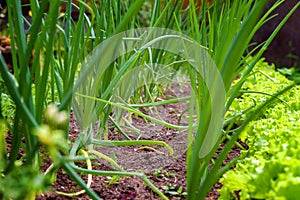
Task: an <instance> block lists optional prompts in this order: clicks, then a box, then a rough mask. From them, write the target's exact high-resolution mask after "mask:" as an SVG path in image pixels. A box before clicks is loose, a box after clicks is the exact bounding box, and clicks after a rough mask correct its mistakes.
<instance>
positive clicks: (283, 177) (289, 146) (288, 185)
mask: <svg viewBox="0 0 300 200" xmlns="http://www.w3.org/2000/svg"><path fill="white" fill-rule="evenodd" d="M256 69H257V71H256V72H253V75H252V76H251V77H249V78H248V80H247V81H246V83H245V84H244V86H243V87H244V89H247V90H245V93H244V94H243V95H242V96H241V97H240V98H238V99H236V100H235V103H233V106H232V109H233V110H234V111H238V110H244V109H246V108H247V107H248V106H249V104H250V105H251V104H253V101H255V102H257V104H260V102H261V101H262V100H264V99H265V98H267V95H270V94H272V93H275V92H277V91H278V90H280V88H281V87H283V86H285V85H289V84H290V82H291V81H289V80H288V79H286V78H285V77H284V76H283V75H281V74H280V73H279V72H275V69H274V66H273V65H268V64H267V63H265V62H259V63H258V67H257V68H256ZM274 83H275V84H274ZM299 90H300V87H299V86H296V87H294V88H292V89H290V90H289V91H288V92H286V93H285V94H283V95H281V96H278V99H277V100H276V102H274V103H273V104H271V105H270V106H268V107H267V108H265V109H263V110H261V111H260V115H259V116H258V117H257V118H256V119H253V120H252V121H251V122H250V123H249V125H248V126H247V128H246V129H245V130H244V131H243V133H242V134H241V137H240V138H241V140H242V141H243V142H245V143H246V144H247V145H248V146H249V149H248V150H243V151H242V152H241V157H242V158H243V159H241V160H239V161H238V162H237V164H236V167H235V168H234V169H233V170H230V171H228V172H226V174H225V175H224V176H223V178H222V179H221V183H222V185H223V187H222V189H221V190H220V194H221V196H220V199H253V198H254V199H295V198H297V196H298V194H299V192H300V190H299V186H300V181H299V180H300V179H299V178H300V174H299V169H300V163H299V148H298V147H299V141H300V138H299V130H300V124H299V120H300V104H299V95H298V94H299ZM251 91H255V93H250V92H251ZM249 97H251V98H252V99H253V101H251V100H249V99H250V98H249ZM240 120H241V121H243V120H244V117H243V116H241V119H240Z"/></svg>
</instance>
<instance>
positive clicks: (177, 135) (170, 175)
mask: <svg viewBox="0 0 300 200" xmlns="http://www.w3.org/2000/svg"><path fill="white" fill-rule="evenodd" d="M178 89H179V87H177V88H175V89H174V88H173V92H174V93H176V94H179V93H180V92H181V93H180V94H181V95H185V94H186V92H187V90H188V88H187V87H181V89H182V91H179V90H178ZM176 90H177V91H176ZM182 108H183V103H181V104H180V103H177V104H172V105H167V106H160V108H158V110H159V114H160V116H162V117H163V118H164V119H166V121H168V122H170V123H173V124H176V123H177V120H178V113H179V112H180V110H182ZM144 112H147V113H148V114H150V113H151V111H150V110H148V109H147V110H144ZM152 115H156V114H152ZM132 119H133V123H134V125H135V127H136V128H138V129H139V130H140V134H141V135H140V139H154V140H159V141H165V142H166V143H168V144H169V145H170V146H171V147H172V148H173V149H174V151H175V155H174V156H170V155H169V153H168V151H167V150H166V149H164V148H163V147H157V146H151V147H152V148H153V149H152V148H148V147H144V148H141V146H133V147H132V146H131V147H105V148H104V147H97V148H96V150H97V151H99V152H101V153H103V154H106V155H107V156H110V155H112V153H114V155H115V157H116V161H117V163H118V164H119V165H120V166H121V167H123V168H124V169H125V170H127V171H135V172H144V173H145V174H146V175H147V177H148V178H149V179H150V180H151V182H152V183H153V184H154V185H155V186H156V187H158V188H159V189H160V190H161V191H164V189H163V187H165V186H167V185H170V184H171V185H172V186H175V188H176V189H178V188H179V187H181V186H182V187H183V190H184V191H185V190H186V175H185V174H186V167H185V166H186V156H185V151H186V139H185V138H186V133H185V132H180V131H177V130H172V129H168V128H165V127H163V126H161V125H157V124H154V123H152V122H148V123H145V121H144V120H143V119H142V118H140V117H135V116H133V117H132ZM182 124H185V122H184V120H183V121H182ZM79 130H80V128H79V127H78V125H77V124H76V121H75V119H74V118H72V120H71V122H70V133H71V136H72V137H76V134H77V133H79ZM127 134H128V135H129V136H130V137H132V138H136V137H137V135H136V134H135V133H132V132H130V131H128V132H127ZM73 139H74V138H73ZM109 139H111V140H124V137H123V136H122V135H121V134H119V133H118V132H117V131H115V130H114V129H112V130H110V131H109ZM221 149H222V147H220V148H219V151H220V150H221ZM239 151H240V149H239V148H238V147H236V148H234V149H233V150H232V152H231V153H230V154H229V156H228V158H227V160H226V161H225V163H227V162H228V161H230V160H231V159H232V158H233V157H236V156H237V155H239ZM216 156H217V155H216ZM79 165H81V166H83V167H84V164H82V163H81V164H79ZM160 167H162V168H163V171H164V172H163V173H162V174H160V175H159V176H157V177H154V174H153V173H154V172H155V171H156V170H157V169H159V168H160ZM93 169H97V170H114V169H113V168H112V167H111V166H110V165H109V164H108V163H107V162H105V161H103V160H101V159H97V160H94V161H93ZM166 173H167V174H166ZM82 178H83V179H84V180H85V181H86V180H87V175H82ZM110 179H111V177H105V176H93V181H92V186H91V188H92V189H93V190H94V191H95V192H96V193H97V194H98V195H99V196H100V197H101V198H102V199H119V200H125V199H126V200H127V199H128V200H129V199H135V200H139V199H154V200H155V199H161V198H160V197H158V195H157V194H156V193H154V192H153V191H152V190H151V189H150V188H149V187H148V186H147V185H146V184H145V183H144V182H143V180H142V179H141V178H139V177H120V179H119V180H117V181H111V180H110ZM220 187H221V184H220V183H217V184H216V185H215V187H214V188H213V189H212V190H211V191H210V193H209V194H208V195H207V198H206V199H207V200H209V199H217V198H218V197H219V193H218V191H217V190H218V189H219V188H220ZM80 190H81V189H80V188H79V187H78V186H77V185H76V184H75V183H74V182H73V181H72V180H70V178H69V177H68V175H67V174H65V173H64V172H63V171H62V170H60V171H59V173H58V175H57V180H56V182H55V183H54V184H53V188H52V191H49V192H46V193H44V194H42V195H40V196H38V197H37V198H36V199H39V200H40V199H48V200H50V199H90V198H89V197H88V196H87V195H86V194H83V195H79V196H75V197H67V196H62V195H58V194H56V193H55V191H63V192H67V193H70V192H76V191H80ZM166 195H167V196H168V198H169V199H185V197H184V196H179V195H169V194H167V193H166Z"/></svg>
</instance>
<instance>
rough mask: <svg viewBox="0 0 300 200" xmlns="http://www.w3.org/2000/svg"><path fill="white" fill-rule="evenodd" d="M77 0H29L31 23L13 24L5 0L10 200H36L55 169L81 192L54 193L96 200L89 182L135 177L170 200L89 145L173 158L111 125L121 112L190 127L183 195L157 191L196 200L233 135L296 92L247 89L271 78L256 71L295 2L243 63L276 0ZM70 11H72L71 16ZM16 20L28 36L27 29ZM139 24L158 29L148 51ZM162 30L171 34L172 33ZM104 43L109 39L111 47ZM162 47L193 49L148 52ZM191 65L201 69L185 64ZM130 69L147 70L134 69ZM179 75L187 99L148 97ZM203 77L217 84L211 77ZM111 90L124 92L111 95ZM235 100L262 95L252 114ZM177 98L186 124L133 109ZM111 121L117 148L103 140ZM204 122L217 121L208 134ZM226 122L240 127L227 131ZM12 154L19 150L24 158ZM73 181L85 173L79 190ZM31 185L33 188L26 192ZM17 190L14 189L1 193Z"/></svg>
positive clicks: (2, 152) (13, 11)
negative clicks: (101, 163)
mask: <svg viewBox="0 0 300 200" xmlns="http://www.w3.org/2000/svg"><path fill="white" fill-rule="evenodd" d="M78 2H79V3H78V4H74V3H72V1H71V0H67V1H66V2H64V3H62V2H61V1H59V0H51V1H50V0H42V1H30V5H29V6H30V9H31V15H32V17H31V20H29V21H28V20H26V19H25V18H24V17H23V16H22V5H21V2H20V1H18V0H11V1H7V5H8V6H7V8H8V21H9V32H10V35H11V42H12V45H11V47H12V61H13V69H14V70H13V71H14V74H11V73H10V72H9V70H8V68H7V66H6V64H5V61H4V59H3V57H2V55H0V72H1V77H2V79H3V84H4V85H5V86H6V88H7V90H6V91H3V93H4V94H6V95H7V96H9V98H10V99H11V100H12V101H13V103H12V104H13V108H15V110H14V112H13V120H12V121H10V120H9V119H8V117H9V118H10V116H8V115H7V114H5V113H8V112H7V109H9V108H10V106H5V105H6V104H5V103H7V102H6V101H5V102H4V103H2V102H3V101H2V98H1V101H0V102H1V104H0V117H1V121H0V123H1V124H0V126H1V130H0V131H1V132H0V142H1V146H0V148H1V149H0V156H1V157H0V173H1V176H0V186H1V189H0V197H1V198H2V197H3V198H6V199H11V198H16V199H18V198H22V197H23V196H22V195H24V194H28V196H27V197H26V199H34V197H35V196H36V195H37V194H38V193H40V192H41V191H43V190H45V189H47V188H48V186H49V185H50V184H51V183H53V181H54V180H55V178H54V177H55V176H56V173H57V171H58V169H59V168H62V169H64V171H65V172H66V173H67V174H68V175H69V176H70V178H72V179H73V180H74V181H75V182H76V183H77V184H78V186H80V187H82V189H83V190H82V192H79V193H74V194H64V193H61V194H63V195H70V196H75V195H77V194H81V193H83V192H86V193H87V194H88V195H89V196H90V197H91V198H93V199H99V198H100V197H99V196H98V195H97V194H96V193H95V192H94V191H93V190H91V189H90V185H91V184H92V181H91V179H92V175H101V176H108V177H113V178H112V179H111V180H114V178H119V177H122V176H129V177H131V176H137V177H140V178H141V179H142V180H143V181H144V182H145V184H147V185H148V186H149V187H150V188H151V189H152V190H153V191H154V192H156V193H157V194H158V195H159V196H160V197H161V198H162V199H167V197H166V196H165V194H164V193H163V192H162V191H160V190H159V189H158V188H157V187H155V186H154V184H153V183H152V182H151V181H150V180H149V179H148V178H147V176H146V175H145V174H144V173H141V172H127V171H125V170H124V169H123V168H122V167H120V166H119V165H118V164H117V163H116V162H115V160H114V159H112V158H110V157H109V156H107V155H104V154H102V153H101V152H99V151H97V150H96V147H97V146H135V145H147V146H150V145H159V146H163V147H165V148H166V149H167V150H168V151H169V153H170V156H172V155H173V153H174V151H173V149H172V148H171V147H170V146H169V145H168V144H167V143H165V142H162V141H153V140H139V138H138V137H137V138H133V137H129V136H128V135H127V134H126V132H125V131H123V128H122V127H123V124H122V122H120V121H119V119H120V118H122V117H121V116H122V114H123V113H124V112H125V111H126V112H127V113H133V114H135V115H138V116H141V117H143V118H144V119H146V120H151V121H153V122H155V123H158V124H161V125H164V126H166V127H168V128H174V129H180V130H183V129H184V130H188V147H187V148H188V150H187V194H186V193H185V192H183V190H182V187H181V188H180V187H179V188H173V186H169V187H168V188H166V189H165V190H166V191H167V192H169V193H170V192H172V193H174V194H175V193H176V194H177V195H179V196H186V195H187V198H188V199H204V198H205V196H206V195H207V193H208V192H209V190H210V189H211V187H213V185H214V184H215V183H216V182H217V181H218V180H219V178H220V177H221V176H222V174H223V173H224V172H225V171H227V170H228V169H229V168H230V167H231V166H233V165H234V164H235V163H236V162H237V160H238V158H236V159H234V160H232V161H231V162H230V163H229V164H228V165H226V166H224V167H221V166H222V163H223V160H224V159H225V158H226V156H227V155H228V153H229V151H230V149H231V148H232V147H233V146H234V144H235V143H236V141H237V139H238V138H239V137H240V135H241V133H244V132H245V130H248V129H247V128H246V127H247V125H248V124H249V123H252V122H251V120H253V119H255V118H254V117H260V116H259V115H258V113H259V112H258V111H260V110H261V109H263V108H265V107H266V106H267V105H269V104H270V103H272V102H274V101H277V100H278V98H279V97H278V96H279V95H281V94H282V93H284V92H286V91H287V90H289V89H290V88H293V87H294V86H295V85H296V84H295V83H290V84H283V85H282V88H280V90H278V91H277V90H276V93H272V94H270V95H268V96H267V97H268V98H265V97H266V94H265V93H264V92H263V91H259V90H258V89H257V88H253V86H254V84H253V85H252V86H251V84H249V83H251V80H252V79H254V80H255V77H256V76H257V77H260V75H264V76H265V77H267V78H269V79H270V80H272V79H273V78H272V76H271V75H267V73H266V72H263V70H260V69H258V70H257V71H256V69H255V68H254V66H255V65H256V63H257V62H258V61H259V60H260V57H261V56H262V54H263V52H264V51H265V50H266V48H267V47H268V45H269V44H270V42H271V41H272V40H273V39H274V37H275V35H276V33H277V32H278V31H279V30H280V28H281V27H282V26H283V25H284V23H285V22H286V20H287V19H288V18H289V17H290V15H291V14H292V13H293V12H294V11H295V10H296V9H297V8H298V7H299V5H300V3H298V4H297V5H296V6H295V7H294V8H293V9H292V10H291V11H290V12H289V13H288V14H287V16H286V17H285V18H284V19H283V21H282V22H281V23H280V24H279V25H278V27H277V28H276V29H275V31H274V33H273V34H272V35H271V36H270V37H269V39H268V40H267V41H266V42H265V43H263V44H260V45H258V46H257V47H256V48H255V50H256V54H255V55H253V57H251V55H252V54H253V53H254V51H253V52H248V51H247V50H248V47H249V44H250V42H251V39H252V37H253V35H254V34H255V32H256V31H257V30H258V29H259V28H260V27H261V26H262V25H263V24H264V23H266V22H267V21H268V20H270V18H272V17H270V13H271V12H272V11H273V10H274V9H275V8H276V7H278V6H280V4H281V3H282V2H283V1H276V3H275V4H274V5H273V6H272V7H271V8H270V9H269V10H268V11H267V12H266V13H265V14H263V15H262V13H263V10H264V8H265V7H266V4H267V0H259V1H256V0H250V1H244V0H242V1H240V0H239V1H238V0H236V1H235V0H234V1H215V2H214V3H210V4H208V3H206V1H204V0H203V1H202V2H201V4H195V3H194V1H190V3H189V5H188V7H186V8H185V10H183V9H182V4H183V1H181V0H176V1H164V2H163V1H161V0H154V1H152V2H146V3H145V2H144V1H142V0H137V1H133V0H129V1H121V0H119V1H112V0H100V1H95V0H90V1H78ZM149 3H152V4H151V5H152V7H151V6H149ZM61 6H64V11H63V12H60V8H61ZM140 8H142V9H140ZM72 10H75V11H76V13H77V16H76V17H75V18H74V16H73V14H74V13H72ZM149 13H150V14H149ZM150 16H151V17H150ZM24 23H26V24H27V26H28V27H29V28H28V29H24ZM145 24H147V25H149V26H150V27H152V28H155V27H161V28H164V29H159V30H160V31H158V32H156V34H157V35H155V34H153V32H152V30H157V29H147V31H148V33H149V32H150V33H149V34H148V35H147V36H148V38H146V39H145V41H146V42H145V43H142V42H141V43H142V45H140V46H139V45H136V44H139V42H140V41H143V36H145V35H143V34H140V35H138V30H142V29H136V28H142V27H143V25H145ZM166 29H173V30H177V32H176V33H179V34H177V35H176V34H175V32H172V31H170V32H168V31H165V30H166ZM125 30H129V31H127V32H124V31H125ZM135 31H136V32H135ZM164 31H165V32H164ZM154 32H155V31H154ZM119 33H120V34H122V33H123V34H124V33H126V34H128V35H125V36H123V37H122V38H121V39H122V40H130V41H131V43H129V44H130V45H131V46H130V45H128V46H127V45H124V46H126V48H128V49H129V50H131V51H129V50H128V49H126V48H125V47H124V46H123V49H126V50H128V51H125V50H124V51H122V52H121V54H122V56H120V57H118V58H115V57H112V55H113V54H112V52H117V50H118V49H117V47H119V46H121V44H123V43H122V42H121V40H119V39H118V37H114V36H116V35H118V34H119ZM129 33H131V34H129ZM162 33H165V35H163V34H162ZM173 33H174V34H173ZM182 34H186V35H188V36H189V37H190V38H187V37H184V36H182ZM136 35H137V36H136ZM174 35H175V36H174ZM126 36H127V37H126ZM110 38H117V39H116V40H115V41H113V42H112V40H110ZM170 38H177V39H178V41H181V40H182V41H183V40H185V41H191V40H195V43H197V45H198V46H197V45H196V46H193V47H197V48H198V47H199V48H198V51H195V52H189V51H188V50H189V49H188V48H189V47H191V46H185V45H182V46H180V48H181V49H178V50H180V52H181V55H182V56H183V57H184V56H186V57H185V59H180V56H179V54H180V52H179V53H178V54H177V55H174V54H175V52H173V53H172V52H164V51H163V50H162V49H159V47H160V45H158V46H155V44H156V43H157V41H160V42H161V43H159V44H161V45H163V44H164V43H163V42H164V40H167V39H170ZM178 44H179V42H178ZM180 44H181V43H180ZM193 44H194V43H193ZM98 45H99V46H98ZM101 45H102V46H101ZM118 45H119V46H118ZM172 45H173V44H172ZM130 48H132V49H130ZM92 50H94V51H92ZM91 51H92V52H91ZM99 52H100V53H99ZM187 52H188V53H187ZM110 53H111V54H110ZM176 53H177V52H176ZM189 53H190V54H189ZM99 55H101V57H99ZM189 56H190V57H189ZM192 56H194V57H195V58H196V61H201V63H202V65H203V66H193V60H192V59H190V58H191V57H192ZM250 57H251V58H250ZM192 58H193V57H192ZM197 59H198V60H197ZM201 59H202V60H201ZM149 63H150V64H149ZM155 63H160V64H165V65H169V66H172V70H170V71H163V70H162V69H161V68H160V65H157V64H155ZM137 66H146V67H144V68H142V69H141V68H139V67H137ZM181 68H184V69H186V71H187V74H188V76H189V80H190V84H191V88H192V89H191V96H190V97H187V98H182V99H180V98H179V99H170V100H163V101H159V102H157V101H156V97H157V96H159V95H160V94H161V92H162V91H163V85H165V84H166V82H164V80H165V79H167V80H171V79H172V77H173V76H174V74H176V72H177V71H179V70H180V69H181ZM139 70H140V71H139ZM213 70H214V71H213ZM132 71H135V72H138V74H139V75H138V76H135V78H134V79H133V78H132V77H131V75H132V74H131V72H132ZM166 74H167V75H166ZM211 74H213V75H216V76H215V77H214V76H213V77H211ZM237 76H239V79H238V80H236V78H237ZM149 77H150V78H149ZM253 77H254V78H253ZM146 79H147V80H148V81H145V80H146ZM149 80H151V81H150V82H149ZM246 80H249V81H247V82H246ZM135 81H136V82H137V83H136V82H135ZM234 81H235V84H234V85H232V83H233V82H234ZM167 83H169V82H167ZM273 85H276V84H273ZM137 86H138V87H137ZM216 86H218V87H216ZM219 86H220V87H219ZM242 87H243V88H246V89H247V90H248V91H245V89H243V88H242ZM116 88H117V89H118V88H121V90H120V92H119V93H118V92H116ZM294 89H295V88H294ZM122 92H123V93H122ZM116 93H117V94H118V95H116ZM241 93H242V94H244V95H245V94H248V93H255V94H257V95H258V96H259V95H262V96H261V98H260V99H259V100H258V99H255V98H253V97H249V98H250V99H251V98H252V99H253V102H254V103H257V102H259V101H262V103H261V104H257V106H256V107H255V106H252V104H251V105H250V104H249V103H248V104H247V106H246V107H243V108H242V109H241V111H240V112H239V113H233V111H232V110H231V108H232V107H233V108H235V104H236V101H238V100H237V97H239V96H240V94H241ZM295 94H296V92H295ZM1 97H2V95H1ZM218 97H220V98H219V99H218V101H217V102H216V99H215V98H218ZM120 99H121V101H120ZM238 99H239V98H238ZM186 100H190V107H189V110H188V113H189V115H190V117H189V120H188V126H180V125H174V124H170V123H167V122H165V121H164V120H162V119H158V118H155V117H152V116H150V115H147V114H145V113H143V112H141V111H140V110H139V109H138V108H140V107H143V106H145V107H155V106H158V105H164V104H170V103H174V102H179V101H186ZM282 101H287V100H286V99H283V100H282ZM7 104H8V105H10V104H11V102H8V103H7ZM50 104H51V105H52V106H49V105H50ZM271 105H273V104H271ZM279 105H281V104H279ZM275 107H276V106H275ZM71 110H73V111H74V113H75V116H76V120H77V122H78V123H79V125H80V128H81V134H80V135H79V136H78V137H77V139H76V141H75V142H74V143H72V144H68V142H67V139H68V129H69V126H68V116H70V112H71ZM227 111H228V112H229V114H227V115H226V116H230V117H226V118H225V117H224V116H225V113H226V112H227ZM248 111H249V112H248ZM4 114H5V115H6V116H4ZM10 114H11V113H10ZM194 116H196V117H194ZM109 120H110V121H111V122H112V123H113V124H114V127H116V129H118V131H119V132H120V133H121V134H122V135H123V136H124V137H125V138H126V140H120V141H113V140H108V121H109ZM211 121H212V122H217V123H216V124H215V126H214V127H213V128H212V127H211V126H210V123H211ZM195 122H196V123H195ZM126 125H127V126H129V127H131V128H132V129H133V128H134V127H132V126H131V124H130V121H126ZM234 125H238V126H239V128H237V129H232V127H233V126H234ZM5 127H6V128H5ZM7 132H9V134H11V136H12V145H11V147H10V153H9V154H8V153H7V152H6V149H5V147H6V142H5V138H6V133H7ZM225 141H226V144H225V146H224V148H223V151H222V152H221V153H220V155H219V156H218V158H217V159H216V160H213V159H212V158H213V155H214V153H215V152H216V151H217V149H218V147H219V145H220V144H221V143H224V142H225ZM249 141H250V140H249ZM253 145H255V144H253ZM295 145H296V144H295ZM282 148H286V147H282ZM19 149H22V150H23V151H24V153H22V154H21V153H20V151H19ZM40 149H43V150H45V151H46V152H47V154H46V155H49V156H50V158H51V159H52V161H53V165H52V166H51V167H49V168H48V170H47V171H46V172H42V170H41V169H42V167H43V161H44V160H43V159H44V156H45V155H44V154H43V156H41V153H40ZM95 156H97V157H98V158H101V159H104V160H106V161H108V162H109V163H110V164H111V165H112V168H113V169H115V170H111V171H104V170H93V169H92V165H91V159H92V158H94V157H95ZM79 160H86V162H87V168H83V167H79V166H77V165H76V164H75V161H79ZM212 160H213V162H212ZM211 163H212V165H211V167H209V166H210V164H211ZM20 168H21V169H22V170H19V169H20ZM78 173H85V174H88V183H85V182H84V181H83V180H82V179H81V177H80V176H79V175H78ZM163 173H165V172H163ZM164 176H166V174H164ZM15 177H21V179H22V181H18V182H16V181H15V180H16V178H15ZM28 177H30V178H31V179H30V180H31V181H32V184H28V182H27V181H28V180H27V179H28ZM15 185H16V186H15ZM2 186H3V187H2ZM29 186H30V187H29ZM15 187H17V188H18V190H16V191H11V190H9V191H10V192H7V191H8V190H4V189H9V188H15ZM2 188H3V189H2Z"/></svg>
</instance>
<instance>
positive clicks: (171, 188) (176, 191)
mask: <svg viewBox="0 0 300 200" xmlns="http://www.w3.org/2000/svg"><path fill="white" fill-rule="evenodd" d="M162 188H163V189H164V190H165V193H167V194H170V195H174V196H179V197H182V196H186V195H187V192H185V191H183V187H182V186H180V187H178V186H176V185H172V184H171V183H168V185H166V186H163V187H162ZM179 199H180V198H179Z"/></svg>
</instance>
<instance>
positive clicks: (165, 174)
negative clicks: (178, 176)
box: [153, 167, 175, 180]
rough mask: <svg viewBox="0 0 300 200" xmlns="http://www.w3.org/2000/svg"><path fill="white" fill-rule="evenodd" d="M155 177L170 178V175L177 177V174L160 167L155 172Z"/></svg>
mask: <svg viewBox="0 0 300 200" xmlns="http://www.w3.org/2000/svg"><path fill="white" fill-rule="evenodd" d="M153 177H154V178H164V179H165V180H169V178H170V177H175V174H174V173H171V172H168V171H167V170H165V169H164V168H163V167H160V168H158V169H156V170H155V171H154V172H153Z"/></svg>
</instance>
